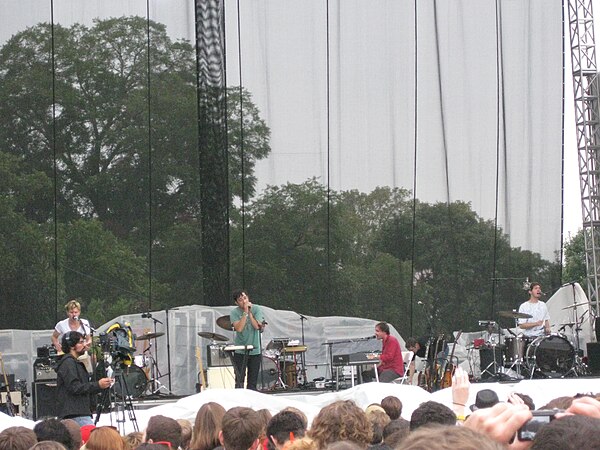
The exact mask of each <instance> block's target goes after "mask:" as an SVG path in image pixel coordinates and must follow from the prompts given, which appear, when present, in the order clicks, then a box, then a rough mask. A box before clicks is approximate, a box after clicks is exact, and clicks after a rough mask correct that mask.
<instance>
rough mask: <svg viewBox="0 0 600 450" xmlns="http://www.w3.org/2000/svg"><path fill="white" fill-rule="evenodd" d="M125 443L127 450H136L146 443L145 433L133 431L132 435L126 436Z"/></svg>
mask: <svg viewBox="0 0 600 450" xmlns="http://www.w3.org/2000/svg"><path fill="white" fill-rule="evenodd" d="M123 441H124V442H125V448H127V449H129V450H133V449H134V448H137V447H138V446H139V445H140V444H141V443H142V442H144V433H142V432H141V431H132V432H131V433H128V434H126V435H125V437H124V438H123Z"/></svg>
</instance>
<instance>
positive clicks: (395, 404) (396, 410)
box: [381, 395, 402, 420]
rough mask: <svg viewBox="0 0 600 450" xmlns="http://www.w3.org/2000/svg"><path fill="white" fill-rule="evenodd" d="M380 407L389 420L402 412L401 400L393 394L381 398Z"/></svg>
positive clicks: (394, 418) (397, 416) (396, 417)
mask: <svg viewBox="0 0 600 450" xmlns="http://www.w3.org/2000/svg"><path fill="white" fill-rule="evenodd" d="M381 407H382V408H383V410H384V411H385V413H386V414H387V415H388V416H389V418H390V419H391V420H396V419H398V418H399V417H400V415H401V414H402V402H401V401H400V399H399V398H398V397H395V396H393V395H388V396H387V397H385V398H384V399H383V400H381Z"/></svg>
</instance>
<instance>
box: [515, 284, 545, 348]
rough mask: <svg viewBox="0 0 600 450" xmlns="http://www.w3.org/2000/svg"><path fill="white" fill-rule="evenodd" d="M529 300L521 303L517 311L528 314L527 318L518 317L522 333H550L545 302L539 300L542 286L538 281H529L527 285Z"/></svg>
mask: <svg viewBox="0 0 600 450" xmlns="http://www.w3.org/2000/svg"><path fill="white" fill-rule="evenodd" d="M528 292H529V300H527V301H526V302H524V303H521V306H519V312H520V313H524V314H528V315H530V316H531V317H530V318H528V319H519V328H521V329H522V330H523V334H524V335H525V336H529V337H537V336H543V335H544V334H550V314H549V313H548V308H547V307H546V304H545V303H544V302H542V301H540V298H541V297H542V295H543V294H542V287H541V286H540V283H531V285H530V286H529V291H528Z"/></svg>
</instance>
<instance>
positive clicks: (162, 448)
mask: <svg viewBox="0 0 600 450" xmlns="http://www.w3.org/2000/svg"><path fill="white" fill-rule="evenodd" d="M135 450H176V449H171V447H169V446H168V445H163V444H152V443H150V442H142V443H141V444H140V445H138V446H137V447H136V448H135Z"/></svg>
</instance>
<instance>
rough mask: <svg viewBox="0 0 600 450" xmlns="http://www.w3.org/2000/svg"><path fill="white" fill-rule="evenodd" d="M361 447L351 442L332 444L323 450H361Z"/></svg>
mask: <svg viewBox="0 0 600 450" xmlns="http://www.w3.org/2000/svg"><path fill="white" fill-rule="evenodd" d="M362 448H363V447H361V446H360V445H358V444H357V443H356V442H352V441H338V442H332V443H331V444H329V445H328V446H327V447H325V450H362Z"/></svg>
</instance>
